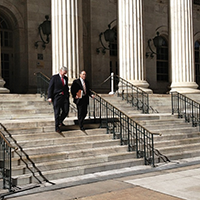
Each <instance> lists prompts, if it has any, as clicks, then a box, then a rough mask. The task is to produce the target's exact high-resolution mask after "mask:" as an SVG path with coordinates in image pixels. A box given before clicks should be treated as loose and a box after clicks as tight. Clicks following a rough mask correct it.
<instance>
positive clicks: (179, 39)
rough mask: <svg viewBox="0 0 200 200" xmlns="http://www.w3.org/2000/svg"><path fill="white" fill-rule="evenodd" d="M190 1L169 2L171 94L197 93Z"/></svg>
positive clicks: (176, 0) (171, 0) (174, 0)
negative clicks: (174, 92)
mask: <svg viewBox="0 0 200 200" xmlns="http://www.w3.org/2000/svg"><path fill="white" fill-rule="evenodd" d="M192 4H193V1H191V0H170V37H171V38H170V43H171V49H170V52H171V69H172V84H171V92H173V91H177V92H180V93H199V92H200V90H197V89H196V88H197V87H198V85H197V84H196V83H195V78H194V39H193V17H192Z"/></svg>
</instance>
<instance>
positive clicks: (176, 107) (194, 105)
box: [171, 92, 200, 129]
mask: <svg viewBox="0 0 200 200" xmlns="http://www.w3.org/2000/svg"><path fill="white" fill-rule="evenodd" d="M171 98H172V100H171V102H172V114H176V113H177V114H178V117H179V118H184V119H185V122H191V123H192V126H199V129H200V104H199V103H198V102H196V101H194V100H192V99H190V98H189V97H187V96H185V95H183V94H180V93H178V92H172V93H171Z"/></svg>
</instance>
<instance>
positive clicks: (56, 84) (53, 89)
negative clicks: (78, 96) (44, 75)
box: [48, 74, 69, 101]
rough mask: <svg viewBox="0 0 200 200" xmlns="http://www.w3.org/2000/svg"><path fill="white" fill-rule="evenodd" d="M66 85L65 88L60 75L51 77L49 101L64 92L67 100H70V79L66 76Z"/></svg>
mask: <svg viewBox="0 0 200 200" xmlns="http://www.w3.org/2000/svg"><path fill="white" fill-rule="evenodd" d="M64 79H65V83H66V84H65V85H64V86H63V84H62V81H61V78H60V75H59V74H56V75H53V76H52V77H51V80H50V83H49V88H48V99H49V98H51V99H52V101H54V99H55V98H56V97H57V96H59V95H60V94H61V93H62V92H64V96H65V98H69V87H68V77H67V76H64Z"/></svg>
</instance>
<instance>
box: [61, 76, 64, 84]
mask: <svg viewBox="0 0 200 200" xmlns="http://www.w3.org/2000/svg"><path fill="white" fill-rule="evenodd" d="M61 80H62V84H63V86H64V85H65V82H64V78H63V77H61Z"/></svg>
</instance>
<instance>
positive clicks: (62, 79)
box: [61, 77, 65, 95]
mask: <svg viewBox="0 0 200 200" xmlns="http://www.w3.org/2000/svg"><path fill="white" fill-rule="evenodd" d="M61 81H62V85H63V86H64V85H65V82H64V78H63V77H61ZM62 95H64V92H62Z"/></svg>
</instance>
